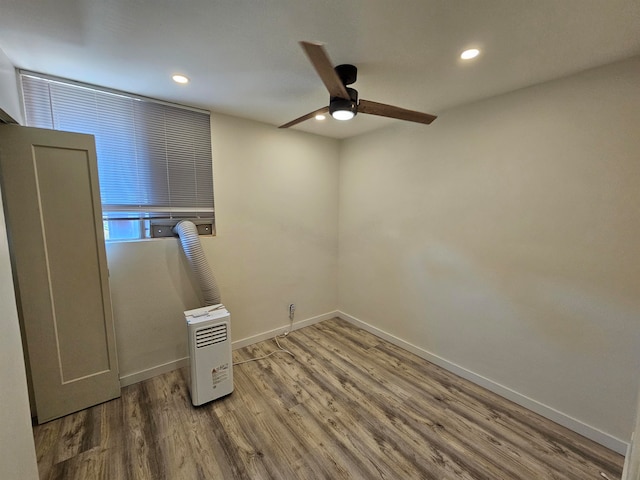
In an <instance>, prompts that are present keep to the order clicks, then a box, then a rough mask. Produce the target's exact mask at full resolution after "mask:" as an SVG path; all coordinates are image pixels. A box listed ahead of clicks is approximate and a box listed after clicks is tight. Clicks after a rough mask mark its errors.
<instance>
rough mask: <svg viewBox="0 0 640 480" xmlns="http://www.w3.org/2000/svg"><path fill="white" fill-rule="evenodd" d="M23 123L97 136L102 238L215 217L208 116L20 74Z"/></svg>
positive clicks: (145, 232) (143, 233)
mask: <svg viewBox="0 0 640 480" xmlns="http://www.w3.org/2000/svg"><path fill="white" fill-rule="evenodd" d="M20 78H21V83H22V91H23V96H24V104H25V113H26V123H27V125H28V126H32V127H40V128H50V129H54V130H65V131H70V132H77V133H88V134H92V135H94V136H95V140H96V150H97V156H98V175H99V179H100V195H101V197H102V214H103V221H104V233H105V238H106V239H108V240H123V239H135V238H144V237H148V236H150V224H151V222H153V221H156V220H169V221H177V220H179V219H182V218H190V219H203V218H205V219H213V216H214V204H213V172H212V159H211V130H210V128H211V127H210V118H209V112H204V111H200V110H196V109H193V108H189V107H182V106H178V105H173V104H167V103H163V102H160V101H155V100H151V99H147V98H142V97H134V96H131V95H129V94H126V93H119V92H115V91H110V90H105V89H100V88H98V87H94V86H91V85H82V84H78V83H75V82H70V81H66V80H63V79H58V78H53V77H45V76H43V75H40V74H35V73H31V72H25V71H21V72H20Z"/></svg>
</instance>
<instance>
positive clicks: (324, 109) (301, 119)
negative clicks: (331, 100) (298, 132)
mask: <svg viewBox="0 0 640 480" xmlns="http://www.w3.org/2000/svg"><path fill="white" fill-rule="evenodd" d="M324 113H329V107H322V108H319V109H318V110H316V111H314V112H311V113H307V114H306V115H303V116H301V117H299V118H296V119H295V120H291V121H290V122H289V123H285V124H284V125H280V126H279V127H278V128H289V127H293V126H294V125H296V124H298V123H301V122H304V121H305V120H309V119H310V118H313V117H315V116H316V115H321V114H324Z"/></svg>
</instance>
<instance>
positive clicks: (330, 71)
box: [278, 41, 437, 128]
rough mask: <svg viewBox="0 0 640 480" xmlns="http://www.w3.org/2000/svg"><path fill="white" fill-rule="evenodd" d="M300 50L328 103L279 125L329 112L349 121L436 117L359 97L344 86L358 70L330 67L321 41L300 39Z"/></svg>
mask: <svg viewBox="0 0 640 480" xmlns="http://www.w3.org/2000/svg"><path fill="white" fill-rule="evenodd" d="M300 45H301V46H302V48H303V50H304V51H305V53H306V54H307V57H309V60H310V61H311V64H312V65H313V67H314V68H315V69H316V72H317V73H318V75H319V76H320V79H321V80H322V83H324V86H325V87H326V88H327V90H328V91H329V106H327V107H322V108H319V109H318V110H314V111H313V112H310V113H307V114H306V115H303V116H301V117H299V118H296V119H295V120H291V121H290V122H288V123H285V124H284V125H280V127H278V128H289V127H292V126H293V125H296V124H298V123H300V122H304V121H305V120H309V119H310V118H313V117H315V116H316V115H324V114H325V113H327V112H329V113H330V114H331V116H332V117H333V118H335V119H337V120H350V119H352V118H353V117H354V116H355V115H356V114H357V113H366V114H369V115H378V116H381V117H390V118H397V119H400V120H406V121H409V122H417V123H425V124H427V125H428V124H430V123H431V122H433V121H434V120H435V119H436V118H437V117H436V116H435V115H430V114H428V113H422V112H416V111H414V110H407V109H405V108H400V107H394V106H392V105H386V104H384V103H378V102H372V101H370V100H364V99H358V91H357V90H355V89H354V88H349V87H347V85H351V84H352V83H355V81H356V79H357V76H358V69H357V68H356V67H355V66H353V65H338V66H337V67H335V68H334V67H333V65H332V64H331V60H330V59H329V55H328V54H327V51H326V50H325V48H324V46H323V45H322V44H320V43H312V42H304V41H302V42H300Z"/></svg>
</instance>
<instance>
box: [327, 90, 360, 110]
mask: <svg viewBox="0 0 640 480" xmlns="http://www.w3.org/2000/svg"><path fill="white" fill-rule="evenodd" d="M347 93H348V94H349V98H350V99H349V100H347V99H346V98H340V97H331V98H330V100H329V113H330V114H331V115H332V116H333V114H334V112H337V111H339V110H342V111H349V112H352V113H353V115H354V116H355V115H356V114H357V113H358V91H357V90H356V89H355V88H349V87H347Z"/></svg>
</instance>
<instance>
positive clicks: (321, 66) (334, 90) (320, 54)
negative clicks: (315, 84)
mask: <svg viewBox="0 0 640 480" xmlns="http://www.w3.org/2000/svg"><path fill="white" fill-rule="evenodd" d="M300 45H301V46H302V48H303V49H304V51H305V53H306V54H307V57H309V60H310V61H311V64H312V65H313V68H315V69H316V72H318V75H319V76H320V79H321V80H322V83H324V86H325V87H327V90H329V95H331V96H332V97H340V98H344V99H346V100H349V93H348V92H347V89H346V87H345V86H344V84H343V83H342V80H340V77H339V76H338V74H337V73H336V71H335V70H334V69H333V65H332V64H331V60H330V59H329V55H328V54H327V51H326V50H325V49H324V46H322V44H320V43H311V42H304V41H303V42H300Z"/></svg>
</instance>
